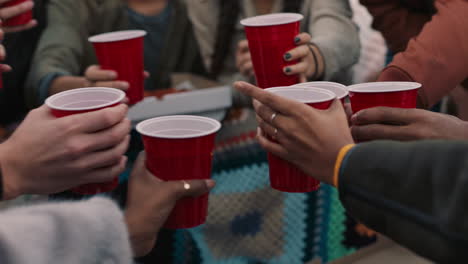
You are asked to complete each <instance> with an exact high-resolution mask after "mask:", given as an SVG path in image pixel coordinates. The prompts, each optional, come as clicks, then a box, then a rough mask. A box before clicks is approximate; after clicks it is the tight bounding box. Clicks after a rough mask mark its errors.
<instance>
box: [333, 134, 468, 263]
mask: <svg viewBox="0 0 468 264" xmlns="http://www.w3.org/2000/svg"><path fill="white" fill-rule="evenodd" d="M339 192H340V198H341V200H342V202H343V204H344V206H345V207H346V208H347V210H349V212H350V213H351V214H352V215H353V216H354V217H356V218H357V219H359V220H360V221H362V222H363V223H365V224H366V225H368V226H369V227H371V228H373V229H375V230H376V231H378V232H380V233H382V234H385V235H386V236H388V237H390V238H392V239H393V240H395V241H396V242H398V243H400V244H402V245H403V246H406V247H408V248H409V249H411V250H413V251H414V252H416V253H418V254H420V255H422V256H425V257H427V258H430V259H432V260H434V261H437V262H438V263H465V262H468V142H455V141H421V142H415V143H397V142H391V141H377V142H370V143H365V144H360V145H358V146H356V147H355V148H354V149H353V150H352V151H351V152H350V153H349V154H348V155H347V157H346V159H345V161H344V163H343V165H342V168H341V173H340V180H339Z"/></svg>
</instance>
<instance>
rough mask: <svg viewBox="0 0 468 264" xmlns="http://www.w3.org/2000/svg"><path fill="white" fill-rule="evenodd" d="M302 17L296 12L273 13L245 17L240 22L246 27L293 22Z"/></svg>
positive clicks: (302, 17)
mask: <svg viewBox="0 0 468 264" xmlns="http://www.w3.org/2000/svg"><path fill="white" fill-rule="evenodd" d="M302 19H304V16H303V15H301V14H297V13H275V14H268V15H261V16H254V17H249V18H245V19H242V20H241V22H240V23H241V25H243V26H246V27H267V26H278V25H285V24H290V23H295V22H298V21H301V20H302Z"/></svg>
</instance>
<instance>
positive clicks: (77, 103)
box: [46, 87, 128, 195]
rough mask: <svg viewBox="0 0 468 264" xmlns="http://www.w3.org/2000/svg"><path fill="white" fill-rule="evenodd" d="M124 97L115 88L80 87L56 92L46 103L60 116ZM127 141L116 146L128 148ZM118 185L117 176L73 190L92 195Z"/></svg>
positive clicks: (107, 104)
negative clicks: (104, 181) (109, 180)
mask: <svg viewBox="0 0 468 264" xmlns="http://www.w3.org/2000/svg"><path fill="white" fill-rule="evenodd" d="M124 98H125V93H124V92H122V91H120V90H117V89H113V88H104V87H95V88H80V89H73V90H68V91H65V92H61V93H58V94H55V95H53V96H51V97H49V98H47V100H46V105H47V106H49V107H50V109H51V113H52V115H54V116H55V117H58V118H60V117H65V116H70V115H75V114H81V113H86V112H92V111H97V110H100V109H104V108H108V107H114V106H117V105H119V104H121V103H122V101H123V100H124ZM126 141H127V143H126V144H117V146H116V147H121V148H124V147H125V150H126V147H127V146H128V139H127V140H126ZM119 145H120V146H119ZM117 185H118V178H117V177H116V178H114V179H113V180H112V181H111V182H106V183H92V184H86V185H82V186H79V187H76V188H74V189H72V191H74V192H76V193H79V194H85V195H90V194H97V193H101V192H109V191H111V190H113V189H114V188H115V187H117Z"/></svg>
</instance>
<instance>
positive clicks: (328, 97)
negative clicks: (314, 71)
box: [265, 85, 336, 104]
mask: <svg viewBox="0 0 468 264" xmlns="http://www.w3.org/2000/svg"><path fill="white" fill-rule="evenodd" d="M265 90H266V91H268V92H271V93H275V92H279V91H307V92H314V93H321V94H324V95H325V97H324V98H322V99H298V98H291V97H287V96H284V95H280V96H282V97H284V98H288V99H290V100H295V101H298V102H301V103H305V104H316V103H323V102H327V101H332V100H334V99H336V95H335V93H332V92H330V91H327V90H325V89H321V88H317V87H296V86H294V85H293V86H282V87H272V88H267V89H265Z"/></svg>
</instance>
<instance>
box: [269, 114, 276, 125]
mask: <svg viewBox="0 0 468 264" xmlns="http://www.w3.org/2000/svg"><path fill="white" fill-rule="evenodd" d="M277 115H278V114H277V113H273V114H272V115H271V117H270V123H271V124H273V122H274V121H275V119H276V116H277Z"/></svg>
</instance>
